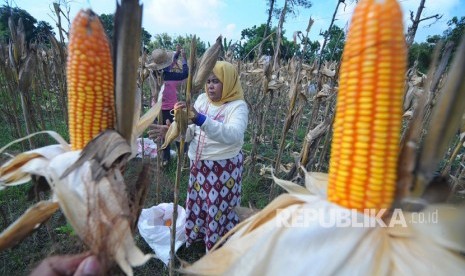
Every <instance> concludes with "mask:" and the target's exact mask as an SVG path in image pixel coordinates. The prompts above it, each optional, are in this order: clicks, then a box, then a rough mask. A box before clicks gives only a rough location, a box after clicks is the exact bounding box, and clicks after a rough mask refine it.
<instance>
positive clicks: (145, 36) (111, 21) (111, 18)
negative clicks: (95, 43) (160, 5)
mask: <svg viewBox="0 0 465 276" xmlns="http://www.w3.org/2000/svg"><path fill="white" fill-rule="evenodd" d="M99 18H100V22H102V25H103V29H104V30H105V33H106V34H107V36H108V39H109V40H110V41H113V37H114V34H113V32H114V31H113V29H114V26H115V15H114V14H113V13H110V14H103V13H102V14H101V15H100V16H99ZM141 36H142V37H141V41H142V45H147V44H149V43H150V39H151V38H152V36H151V35H150V33H149V32H147V31H146V30H145V29H144V28H142V33H141Z"/></svg>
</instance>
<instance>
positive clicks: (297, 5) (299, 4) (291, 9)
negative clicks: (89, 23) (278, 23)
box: [268, 0, 312, 18]
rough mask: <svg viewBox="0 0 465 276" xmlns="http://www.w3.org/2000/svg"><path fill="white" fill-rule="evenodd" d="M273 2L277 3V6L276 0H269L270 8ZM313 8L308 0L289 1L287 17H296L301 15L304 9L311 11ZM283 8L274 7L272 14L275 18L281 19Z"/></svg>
mask: <svg viewBox="0 0 465 276" xmlns="http://www.w3.org/2000/svg"><path fill="white" fill-rule="evenodd" d="M272 1H273V2H275V5H276V0H268V6H270V4H271V2H272ZM311 7H312V2H310V1H308V0H287V4H286V15H288V14H291V15H293V16H294V17H296V16H297V15H298V14H299V12H300V11H301V10H302V8H304V9H309V8H311ZM283 8H284V7H277V6H274V7H273V12H272V13H273V15H274V17H275V18H279V17H280V15H281V13H282V10H283Z"/></svg>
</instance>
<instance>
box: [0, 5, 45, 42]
mask: <svg viewBox="0 0 465 276" xmlns="http://www.w3.org/2000/svg"><path fill="white" fill-rule="evenodd" d="M10 17H12V18H13V22H14V23H15V24H16V25H17V24H18V20H19V19H20V18H21V19H22V20H23V25H24V30H25V32H26V41H27V42H28V43H29V42H30V41H31V40H32V39H34V38H35V36H34V32H35V29H36V26H35V24H36V23H37V20H36V19H35V18H34V17H32V15H30V14H29V13H28V12H27V11H25V10H23V9H20V8H12V7H9V6H7V5H3V6H2V7H0V34H1V37H0V41H3V42H5V43H7V42H8V41H9V39H10V30H9V27H8V19H9V18H10Z"/></svg>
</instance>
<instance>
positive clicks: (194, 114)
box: [174, 102, 198, 123]
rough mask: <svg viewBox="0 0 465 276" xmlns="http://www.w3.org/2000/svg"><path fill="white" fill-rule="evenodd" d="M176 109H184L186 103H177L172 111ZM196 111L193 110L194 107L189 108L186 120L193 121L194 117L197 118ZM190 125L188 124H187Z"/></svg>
mask: <svg viewBox="0 0 465 276" xmlns="http://www.w3.org/2000/svg"><path fill="white" fill-rule="evenodd" d="M178 108H186V102H177V103H175V104H174V109H178ZM197 114H198V112H197V110H195V108H194V106H191V107H190V108H189V114H188V118H189V120H191V121H192V120H193V119H194V118H195V117H197ZM189 123H190V122H189Z"/></svg>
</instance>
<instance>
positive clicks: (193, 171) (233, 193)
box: [186, 152, 243, 251]
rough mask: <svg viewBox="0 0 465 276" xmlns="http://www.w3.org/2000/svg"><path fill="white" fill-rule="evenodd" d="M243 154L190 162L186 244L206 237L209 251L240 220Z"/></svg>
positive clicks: (204, 239) (206, 245)
mask: <svg viewBox="0 0 465 276" xmlns="http://www.w3.org/2000/svg"><path fill="white" fill-rule="evenodd" d="M242 170H243V154H242V152H240V153H239V154H238V155H236V156H235V157H233V158H230V159H225V160H218V161H209V160H199V161H197V164H195V165H194V161H192V160H191V162H190V176H189V187H188V189H187V200H186V215H187V218H186V235H187V242H186V245H187V246H189V245H190V244H192V243H193V242H194V241H197V240H203V241H204V243H205V247H206V249H207V251H208V250H210V249H211V248H212V247H213V246H214V245H215V243H216V242H217V241H218V240H219V239H220V238H221V237H222V236H223V235H224V234H226V233H227V232H228V231H229V230H231V229H232V228H233V227H234V226H235V225H236V224H238V223H239V217H238V216H237V214H236V212H235V210H234V208H235V207H236V206H240V204H241V185H242Z"/></svg>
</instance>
